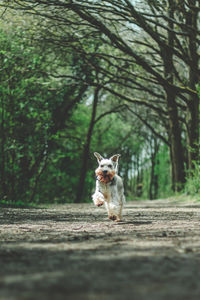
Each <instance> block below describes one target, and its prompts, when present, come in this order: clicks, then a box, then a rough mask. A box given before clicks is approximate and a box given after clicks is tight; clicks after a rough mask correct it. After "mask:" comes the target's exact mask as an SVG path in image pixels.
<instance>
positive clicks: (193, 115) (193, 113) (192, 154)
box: [186, 0, 199, 169]
mask: <svg viewBox="0 0 200 300" xmlns="http://www.w3.org/2000/svg"><path fill="white" fill-rule="evenodd" d="M196 4H197V1H196V0H191V1H190V10H189V11H188V13H187V15H186V25H187V27H188V34H189V37H188V43H189V57H190V65H189V88H190V89H191V90H193V91H194V94H193V95H192V94H191V95H190V97H189V102H188V118H187V129H188V143H189V147H188V167H189V169H192V168H193V167H194V163H193V162H194V161H197V160H198V159H199V145H198V144H199V97H198V94H197V93H195V92H196V85H197V83H198V75H197V74H198V60H199V56H198V53H197V31H198V29H197V18H198V11H197V10H196V9H197V5H196ZM195 8H196V9H195Z"/></svg>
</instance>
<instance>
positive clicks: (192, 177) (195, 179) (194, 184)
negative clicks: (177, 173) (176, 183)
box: [185, 162, 200, 195]
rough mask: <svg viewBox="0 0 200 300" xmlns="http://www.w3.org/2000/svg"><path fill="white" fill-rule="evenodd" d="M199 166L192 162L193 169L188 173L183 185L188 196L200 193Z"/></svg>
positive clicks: (197, 163)
mask: <svg viewBox="0 0 200 300" xmlns="http://www.w3.org/2000/svg"><path fill="white" fill-rule="evenodd" d="M199 178H200V164H199V162H194V169H193V170H190V171H188V175H187V180H186V184H185V192H186V193H187V194H189V195H196V194H199V193H200V180H199Z"/></svg>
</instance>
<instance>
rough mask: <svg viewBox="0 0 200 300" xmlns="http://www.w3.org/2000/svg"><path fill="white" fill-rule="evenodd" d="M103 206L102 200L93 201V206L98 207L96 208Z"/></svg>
mask: <svg viewBox="0 0 200 300" xmlns="http://www.w3.org/2000/svg"><path fill="white" fill-rule="evenodd" d="M103 204H104V201H103V200H100V199H97V200H96V201H95V205H96V206H98V207H100V206H102V205H103Z"/></svg>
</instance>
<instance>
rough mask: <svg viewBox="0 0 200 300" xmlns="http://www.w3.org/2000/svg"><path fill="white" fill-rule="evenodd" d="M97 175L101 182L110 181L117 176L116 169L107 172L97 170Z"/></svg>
mask: <svg viewBox="0 0 200 300" xmlns="http://www.w3.org/2000/svg"><path fill="white" fill-rule="evenodd" d="M96 176H97V178H98V180H99V181H100V182H103V183H109V182H111V181H112V180H113V177H114V176H115V171H112V172H107V173H106V174H104V173H103V172H102V171H101V170H97V171H96Z"/></svg>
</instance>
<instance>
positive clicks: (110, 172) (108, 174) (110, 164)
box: [94, 152, 120, 183]
mask: <svg viewBox="0 0 200 300" xmlns="http://www.w3.org/2000/svg"><path fill="white" fill-rule="evenodd" d="M94 155H95V156H96V158H97V161H98V163H99V167H98V168H97V169H96V171H95V173H96V176H97V178H98V180H99V181H101V182H103V183H108V182H111V181H112V179H113V177H114V176H115V174H116V173H117V169H118V160H119V157H120V154H115V155H113V156H111V157H110V158H108V159H107V158H103V157H102V156H101V155H100V154H99V153H97V152H94Z"/></svg>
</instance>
